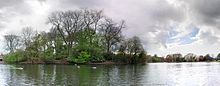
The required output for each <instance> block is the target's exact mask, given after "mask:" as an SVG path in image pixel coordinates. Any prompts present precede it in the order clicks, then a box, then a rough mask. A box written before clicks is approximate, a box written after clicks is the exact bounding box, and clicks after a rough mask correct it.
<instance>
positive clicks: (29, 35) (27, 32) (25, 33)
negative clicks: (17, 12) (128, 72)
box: [21, 27, 36, 48]
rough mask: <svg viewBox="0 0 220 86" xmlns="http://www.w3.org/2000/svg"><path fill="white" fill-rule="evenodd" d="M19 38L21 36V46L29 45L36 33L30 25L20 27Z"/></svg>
mask: <svg viewBox="0 0 220 86" xmlns="http://www.w3.org/2000/svg"><path fill="white" fill-rule="evenodd" d="M21 34H22V35H21V38H22V43H23V47H24V48H26V47H29V46H30V44H31V42H33V38H34V36H35V35H36V33H35V32H34V31H33V28H32V27H24V28H23V29H22V33H21Z"/></svg>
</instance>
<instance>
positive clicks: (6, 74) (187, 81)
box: [0, 62, 220, 86]
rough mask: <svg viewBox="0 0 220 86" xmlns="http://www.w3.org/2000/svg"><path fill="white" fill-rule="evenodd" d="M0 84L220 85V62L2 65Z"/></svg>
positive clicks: (85, 85) (4, 85)
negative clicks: (78, 66)
mask: <svg viewBox="0 0 220 86" xmlns="http://www.w3.org/2000/svg"><path fill="white" fill-rule="evenodd" d="M93 66H96V69H93V68H92V67H93ZM20 67H22V68H23V69H20ZM0 83H1V84H0V85H1V86H33V85H35V86H52V85H55V86H155V85H156V86H158V85H159V86H219V85H220V63H217V62H211V63H149V64H146V65H80V68H77V66H75V65H3V64H2V65H0Z"/></svg>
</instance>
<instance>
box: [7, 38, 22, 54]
mask: <svg viewBox="0 0 220 86" xmlns="http://www.w3.org/2000/svg"><path fill="white" fill-rule="evenodd" d="M4 38H5V42H6V49H7V50H9V51H10V52H14V51H15V50H16V49H17V48H18V47H19V46H20V36H17V35H12V34H10V35H5V36H4Z"/></svg>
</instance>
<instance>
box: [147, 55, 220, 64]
mask: <svg viewBox="0 0 220 86" xmlns="http://www.w3.org/2000/svg"><path fill="white" fill-rule="evenodd" d="M147 57H148V60H147V61H148V62H210V61H220V53H219V54H218V55H217V58H214V57H213V56H210V55H209V54H206V55H205V56H203V55H195V54H193V53H188V54H186V55H185V56H183V55H182V54H180V53H176V54H169V55H167V56H166V57H159V56H157V55H156V54H155V55H154V56H147Z"/></svg>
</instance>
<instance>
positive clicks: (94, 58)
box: [4, 9, 147, 64]
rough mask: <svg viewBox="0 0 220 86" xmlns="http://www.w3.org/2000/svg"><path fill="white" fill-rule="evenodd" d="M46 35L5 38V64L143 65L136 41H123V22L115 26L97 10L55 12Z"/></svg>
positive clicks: (26, 33) (28, 32) (27, 31)
mask: <svg viewBox="0 0 220 86" xmlns="http://www.w3.org/2000/svg"><path fill="white" fill-rule="evenodd" d="M47 24H48V25H50V26H51V28H50V31H49V32H44V31H43V32H37V31H34V30H33V28H32V27H25V28H23V30H22V32H21V35H14V34H8V35H5V36H4V38H5V44H6V49H7V50H8V51H9V53H8V54H6V55H4V61H5V62H11V63H13V62H31V63H35V62H54V61H57V60H60V61H67V62H73V63H89V62H104V61H113V62H118V63H125V64H137V63H145V62H146V60H147V55H146V54H145V50H144V49H143V46H142V43H141V40H140V38H139V37H137V36H134V37H131V38H125V37H124V36H123V35H122V29H124V28H125V22H124V21H121V22H115V21H114V20H112V19H111V18H108V17H106V16H105V15H104V14H103V12H102V11H100V10H89V9H80V10H73V11H58V12H53V13H51V15H50V16H48V22H47Z"/></svg>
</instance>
